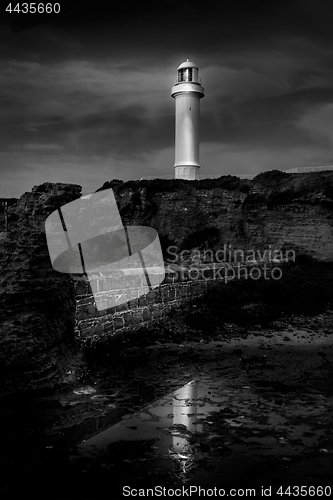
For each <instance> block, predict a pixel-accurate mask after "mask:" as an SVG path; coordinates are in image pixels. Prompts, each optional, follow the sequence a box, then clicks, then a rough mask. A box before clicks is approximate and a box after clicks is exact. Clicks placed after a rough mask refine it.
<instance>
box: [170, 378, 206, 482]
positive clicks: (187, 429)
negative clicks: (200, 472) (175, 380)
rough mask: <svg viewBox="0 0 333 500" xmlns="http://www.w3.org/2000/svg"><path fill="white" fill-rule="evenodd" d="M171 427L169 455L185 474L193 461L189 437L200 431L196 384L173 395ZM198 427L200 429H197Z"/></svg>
mask: <svg viewBox="0 0 333 500" xmlns="http://www.w3.org/2000/svg"><path fill="white" fill-rule="evenodd" d="M172 406H173V426H172V428H171V429H170V428H169V431H170V433H171V435H172V444H171V445H170V447H169V453H170V454H171V456H172V458H173V459H175V460H177V462H179V468H180V470H181V471H182V472H184V473H185V472H186V470H187V469H188V467H189V466H190V464H191V463H192V460H193V452H194V450H193V446H191V441H193V440H192V439H191V437H193V434H195V433H196V432H198V430H200V429H201V427H202V426H201V425H200V424H199V423H198V421H197V419H198V400H197V383H196V381H192V382H189V383H188V384H186V385H185V386H183V387H181V388H180V389H178V390H177V391H176V392H175V393H174V394H173V399H172ZM198 427H199V428H200V429H198Z"/></svg>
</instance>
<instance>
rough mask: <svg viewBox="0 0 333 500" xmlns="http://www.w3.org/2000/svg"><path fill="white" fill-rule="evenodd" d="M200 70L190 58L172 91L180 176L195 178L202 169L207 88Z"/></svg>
mask: <svg viewBox="0 0 333 500" xmlns="http://www.w3.org/2000/svg"><path fill="white" fill-rule="evenodd" d="M198 73H199V69H198V67H197V66H196V65H195V64H194V63H193V62H191V61H189V60H188V59H187V61H185V62H183V63H182V64H181V65H180V66H179V67H178V68H177V81H176V83H175V85H174V86H173V87H172V90H171V96H172V97H173V98H174V99H175V101H176V134H175V178H176V179H187V180H195V179H197V174H198V171H199V168H200V165H199V117H200V116H199V115H200V99H201V98H202V97H203V96H204V95H205V91H204V89H203V87H201V81H200V78H199V76H198Z"/></svg>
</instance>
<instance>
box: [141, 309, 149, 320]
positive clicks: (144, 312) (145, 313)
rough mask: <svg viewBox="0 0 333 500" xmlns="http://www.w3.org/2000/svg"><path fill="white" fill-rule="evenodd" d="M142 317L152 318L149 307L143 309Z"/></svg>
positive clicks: (144, 318)
mask: <svg viewBox="0 0 333 500" xmlns="http://www.w3.org/2000/svg"><path fill="white" fill-rule="evenodd" d="M142 319H143V321H149V320H150V319H151V312H150V309H149V308H148V307H146V308H145V309H143V311H142Z"/></svg>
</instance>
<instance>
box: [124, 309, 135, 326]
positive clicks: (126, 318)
mask: <svg viewBox="0 0 333 500" xmlns="http://www.w3.org/2000/svg"><path fill="white" fill-rule="evenodd" d="M123 318H124V325H125V326H129V325H132V324H133V316H132V313H131V312H130V311H127V312H126V313H124V315H123Z"/></svg>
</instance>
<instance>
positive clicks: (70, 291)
mask: <svg viewBox="0 0 333 500" xmlns="http://www.w3.org/2000/svg"><path fill="white" fill-rule="evenodd" d="M80 195H81V187H80V186H77V185H72V184H60V183H58V184H52V183H44V184H42V185H41V186H36V187H34V188H33V189H32V192H29V193H25V194H24V195H22V196H21V198H20V199H19V201H18V203H17V206H14V207H12V208H10V209H9V210H8V228H9V232H8V233H6V237H5V238H4V239H3V240H2V241H1V243H0V324H1V338H0V348H1V349H0V366H1V376H2V380H3V383H2V385H1V395H9V394H13V393H16V392H17V391H29V390H35V389H46V388H49V387H51V386H54V384H55V383H58V382H60V381H61V378H62V376H63V374H64V373H65V372H66V371H67V370H66V366H67V364H68V362H70V359H71V356H70V352H69V349H70V348H69V346H70V345H71V343H73V340H74V322H75V319H74V314H75V292H74V285H73V281H72V278H71V277H70V276H69V275H67V274H61V273H58V272H56V271H54V270H53V268H52V266H51V261H50V257H49V253H48V249H47V243H46V236H45V230H44V221H45V219H46V218H47V217H48V215H49V214H50V213H51V212H53V211H54V210H56V209H57V208H58V207H61V206H62V205H64V204H66V203H68V202H70V201H72V200H75V199H76V198H78V197H80Z"/></svg>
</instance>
